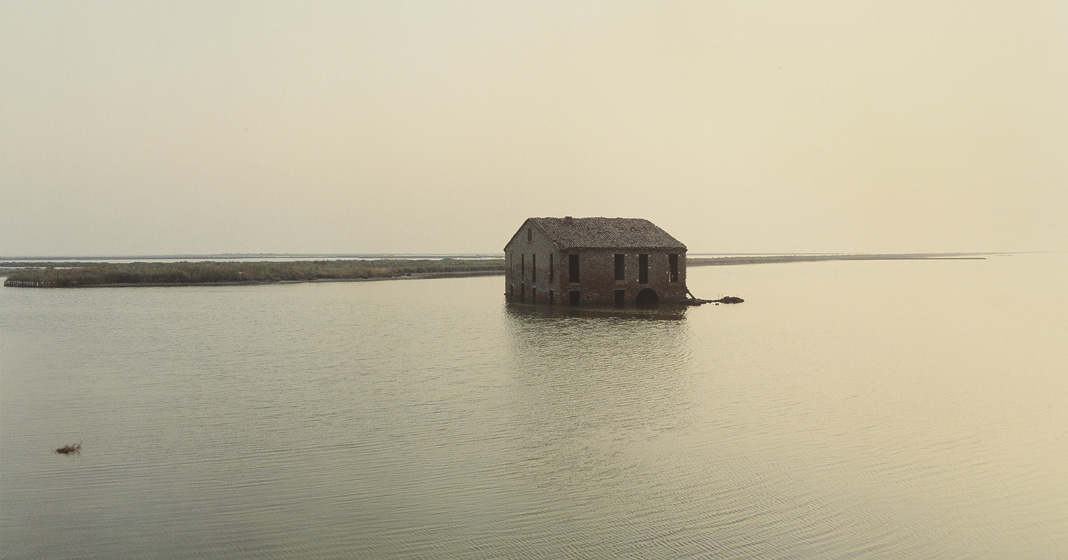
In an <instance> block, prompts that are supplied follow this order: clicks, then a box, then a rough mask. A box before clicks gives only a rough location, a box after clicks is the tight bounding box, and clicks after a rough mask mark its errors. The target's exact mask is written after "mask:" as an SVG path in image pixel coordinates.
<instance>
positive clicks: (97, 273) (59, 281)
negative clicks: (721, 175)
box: [0, 253, 986, 288]
mask: <svg viewBox="0 0 1068 560" xmlns="http://www.w3.org/2000/svg"><path fill="white" fill-rule="evenodd" d="M984 255H986V253H901V254H853V255H830V254H826V255H746V256H722V257H691V258H689V259H687V266H725V265H746V264H770V263H790V262H816V261H861V260H864V261H872V260H932V259H982V258H985V257H984ZM504 268H505V262H504V259H455V258H442V259H371V260H359V259H357V260H352V259H338V260H314V261H286V262H278V261H263V262H244V261H194V262H188V261H182V262H133V263H100V262H34V263H27V262H19V261H12V262H0V275H6V276H7V280H6V281H5V282H4V286H8V287H16V288H23V287H27V288H82V287H126V286H189V285H230V284H267V283H284V282H345V281H349V282H351V281H366V280H389V279H412V278H444V277H457V276H488V275H500V274H504Z"/></svg>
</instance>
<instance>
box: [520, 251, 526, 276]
mask: <svg viewBox="0 0 1068 560" xmlns="http://www.w3.org/2000/svg"><path fill="white" fill-rule="evenodd" d="M519 277H520V278H526V277H527V256H526V255H519Z"/></svg>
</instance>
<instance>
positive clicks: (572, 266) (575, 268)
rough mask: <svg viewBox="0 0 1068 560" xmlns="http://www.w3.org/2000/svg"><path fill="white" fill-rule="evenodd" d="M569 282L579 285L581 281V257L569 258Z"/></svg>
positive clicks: (572, 256)
mask: <svg viewBox="0 0 1068 560" xmlns="http://www.w3.org/2000/svg"><path fill="white" fill-rule="evenodd" d="M567 281H568V282H572V283H574V284H578V281H579V256H578V255H568V256H567Z"/></svg>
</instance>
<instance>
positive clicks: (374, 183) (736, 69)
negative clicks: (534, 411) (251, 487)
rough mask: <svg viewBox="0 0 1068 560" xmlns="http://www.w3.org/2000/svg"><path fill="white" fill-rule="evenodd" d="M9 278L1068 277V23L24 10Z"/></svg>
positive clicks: (13, 76)
mask: <svg viewBox="0 0 1068 560" xmlns="http://www.w3.org/2000/svg"><path fill="white" fill-rule="evenodd" d="M0 107H2V110H0V256H30V255H94V254H108V255H116V254H142V255H143V254H166V253H219V252H312V253H330V252H344V253H355V252H435V253H442V252H499V251H501V250H502V248H503V247H504V244H505V243H506V242H507V241H508V238H509V237H510V236H511V235H512V233H514V232H515V230H516V229H517V228H518V227H519V225H520V224H521V222H522V221H523V220H524V219H525V218H527V217H528V216H564V215H572V216H609V217H615V216H622V217H645V218H649V219H651V220H653V221H654V222H656V223H657V224H658V225H660V226H662V227H663V228H664V229H666V230H668V231H669V232H670V233H672V234H673V235H675V237H677V238H679V239H680V240H681V241H682V242H684V243H686V244H687V245H688V247H689V249H690V251H691V252H806V251H821V252H849V251H865V252H897V251H984V250H996V251H1004V250H1065V249H1068V3H1066V2H1061V1H1057V2H1040V1H1025V2H1016V1H1007V0H1006V1H1002V2H982V1H974V0H969V1H956V2H932V1H930V0H922V1H907V0H906V1H902V0H892V1H870V2H869V1H863V2H857V1H852V0H848V1H841V2H822V1H804V2H798V1H794V0H790V1H781V2H780V1H754V2H741V1H738V2H714V1H700V2H660V1H657V2H652V1H646V2H624V1H615V2H606V1H573V0H569V1H562V2H549V1H542V0H538V1H525V2H508V1H502V0H488V1H485V2H469V1H461V0H448V1H433V2H431V1H410V2H408V1H397V0H382V1H376V2H353V1H343V2H307V1H303V0H302V1H299V2H298V1H291V2H267V1H252V2H220V1H217V0H211V1H207V2H195V1H188V0H182V1H175V2H144V1H140V0H138V1H130V2H90V1H78V2H49V1H41V0H33V1H29V2H21V1H14V0H3V1H2V2H0Z"/></svg>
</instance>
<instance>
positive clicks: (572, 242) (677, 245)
mask: <svg viewBox="0 0 1068 560" xmlns="http://www.w3.org/2000/svg"><path fill="white" fill-rule="evenodd" d="M527 221H528V222H530V223H532V224H534V225H536V226H537V227H538V228H540V229H541V230H542V231H543V232H545V235H547V236H548V237H549V239H550V240H551V241H552V242H553V243H555V244H556V245H557V246H559V247H560V248H562V249H633V248H648V249H680V250H682V251H685V250H686V246H685V245H683V244H682V243H681V242H680V241H679V240H678V239H675V238H674V237H671V235H670V234H668V232H666V231H664V230H662V229H660V228H659V227H657V226H656V224H654V223H653V222H650V221H649V220H646V219H643V218H571V217H567V218H530V219H528V220H527Z"/></svg>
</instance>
